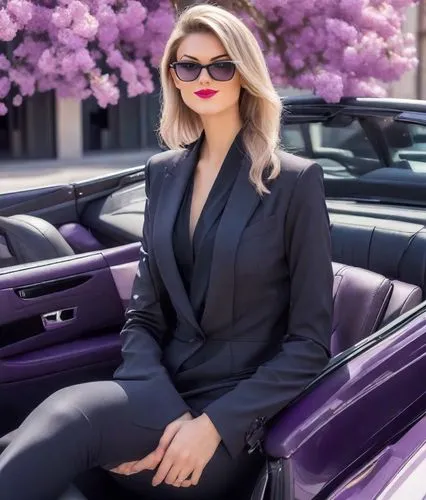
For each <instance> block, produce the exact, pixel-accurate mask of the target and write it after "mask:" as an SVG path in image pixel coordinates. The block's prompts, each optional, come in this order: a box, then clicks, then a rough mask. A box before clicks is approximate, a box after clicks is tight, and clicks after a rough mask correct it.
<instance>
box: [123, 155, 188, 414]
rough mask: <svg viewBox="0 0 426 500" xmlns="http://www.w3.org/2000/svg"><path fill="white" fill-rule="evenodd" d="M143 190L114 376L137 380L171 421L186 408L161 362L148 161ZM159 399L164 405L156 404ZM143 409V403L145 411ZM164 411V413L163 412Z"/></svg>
mask: <svg viewBox="0 0 426 500" xmlns="http://www.w3.org/2000/svg"><path fill="white" fill-rule="evenodd" d="M145 191H146V197H147V198H146V204H145V213H144V224H143V231H142V246H141V252H140V259H139V265H138V269H137V273H136V277H135V280H134V283H133V288H132V296H131V299H130V303H129V305H128V307H127V309H126V313H125V320H126V321H125V324H124V327H123V328H122V330H121V333H120V335H121V338H122V348H121V354H122V358H123V361H122V363H121V365H120V366H119V367H118V368H117V369H116V371H115V373H114V379H116V380H136V381H139V382H140V392H141V397H143V398H144V402H146V401H152V402H156V401H157V402H158V405H156V408H153V409H152V411H153V412H155V410H156V409H157V410H158V411H160V412H162V413H163V415H161V416H160V417H166V420H167V419H168V420H173V419H174V418H177V417H179V416H180V415H182V414H183V413H185V412H187V411H189V410H190V409H189V407H188V405H187V404H186V403H185V402H184V400H183V399H182V397H181V396H180V395H179V393H178V391H177V390H176V388H175V387H174V385H173V383H172V381H171V379H170V377H169V374H168V372H167V370H166V368H165V367H164V365H163V364H162V345H163V344H164V342H165V340H166V336H167V335H168V334H169V328H170V327H169V325H168V324H167V320H166V317H165V314H164V310H165V309H166V308H167V304H166V301H165V297H164V293H163V294H161V296H160V289H161V286H159V285H160V284H159V283H155V276H158V274H155V273H153V272H152V269H150V264H149V262H150V260H151V259H150V258H149V254H150V251H151V222H150V220H151V217H152V213H151V209H150V162H149V161H148V162H147V165H146V168H145ZM152 261H153V259H152ZM157 279H158V278H157ZM164 292H165V290H164ZM161 402H163V403H164V404H160V403H161ZM146 408H147V407H146V405H145V411H146ZM148 411H151V410H148ZM164 412H166V413H167V415H164ZM141 417H143V416H141ZM147 418H148V417H147ZM161 421H164V420H163V418H160V419H159V423H160V422H161Z"/></svg>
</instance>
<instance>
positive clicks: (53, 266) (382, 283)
mask: <svg viewBox="0 0 426 500" xmlns="http://www.w3.org/2000/svg"><path fill="white" fill-rule="evenodd" d="M388 133H389V134H391V133H395V131H394V130H392V131H388ZM293 138H294V137H293ZM349 139H350V137H349V138H346V139H345V140H346V143H345V144H346V145H347V141H349ZM311 153H312V151H311ZM326 153H327V150H326V146H324V147H323V149H322V150H321V151H320V152H319V153H318V156H317V157H316V159H318V158H322V157H323V156H319V155H320V154H321V155H325V154H326ZM328 153H330V151H328ZM331 153H333V152H331ZM334 153H335V155H334V156H333V154H328V156H327V161H331V162H333V161H337V160H336V154H337V156H339V154H340V153H339V151H338V148H335V150H334ZM341 156H342V155H341ZM341 156H339V162H340V160H341ZM343 156H344V155H343ZM347 156H348V157H350V155H347ZM365 159H366V160H368V159H367V158H365ZM374 161H376V160H374ZM398 161H399V160H398ZM320 163H321V162H320ZM353 164H354V162H352V165H353ZM330 165H331V164H330ZM330 168H332V169H333V168H335V167H333V165H331V167H330ZM339 169H340V170H341V166H340V167H339V168H338V169H336V168H335V170H334V174H333V175H335V176H336V177H337V178H338V177H339V176H340V175H341V172H340V170H339ZM324 170H325V173H327V169H326V168H324ZM339 172H340V173H339ZM358 174H359V172H358ZM358 174H357V175H358ZM345 178H346V177H345ZM143 179H144V173H143V167H137V168H135V169H129V170H127V171H124V172H120V173H118V174H114V175H110V176H108V177H107V178H105V179H103V180H101V181H99V180H95V181H87V182H83V183H79V184H76V185H73V186H68V185H67V186H65V185H64V186H52V187H49V188H45V189H38V190H29V191H24V192H21V193H19V194H18V193H13V194H11V195H6V196H1V197H0V307H1V321H0V400H1V401H2V413H1V416H0V435H3V434H5V433H7V432H9V431H11V430H13V429H14V428H15V427H16V426H17V424H19V422H21V421H22V420H23V418H25V416H26V415H27V414H28V413H29V412H30V411H31V410H32V409H33V408H34V407H35V406H36V405H37V404H38V403H40V402H41V401H42V400H43V399H45V398H46V397H47V396H48V395H49V394H51V393H52V392H54V391H56V390H58V389H60V388H62V387H65V386H68V385H72V384H76V383H81V382H87V381H91V380H100V379H109V378H111V377H112V373H113V371H114V369H115V368H116V367H117V366H118V364H119V362H120V337H119V333H120V330H121V327H122V325H123V321H124V311H125V308H126V306H127V303H128V301H129V298H130V295H131V288H132V283H133V279H134V276H135V273H136V268H137V263H138V259H139V253H140V237H141V233H142V225H143V217H144V203H145V192H144V182H143ZM333 189H334V188H333V187H332V189H331V191H330V190H328V188H327V184H326V194H327V206H328V210H329V215H330V228H331V239H332V258H333V272H334V277H335V278H334V289H333V295H334V318H333V332H332V355H333V356H337V355H338V354H340V353H342V352H343V351H345V350H347V349H349V348H351V347H353V346H354V345H356V344H357V343H358V342H360V341H362V340H363V339H365V338H367V337H369V336H370V335H372V334H373V333H375V332H377V331H378V330H379V329H380V328H382V327H384V326H386V325H388V324H389V323H391V322H392V321H394V320H397V319H398V318H400V317H401V315H403V314H405V313H406V312H408V311H410V310H411V309H412V308H414V307H415V306H417V305H419V304H420V303H421V302H422V301H424V300H425V299H426V284H425V281H426V214H425V212H424V210H422V209H421V208H417V207H415V206H395V205H386V204H376V203H374V202H373V201H371V202H369V201H368V200H367V201H366V200H364V201H363V202H362V203H360V202H357V201H356V200H349V201H348V200H343V199H336V198H335V196H334V195H333V193H334V191H333ZM423 192H424V191H423ZM106 305H107V306H106ZM73 494H74V495H75V496H69V497H66V498H75V499H77V498H84V497H81V496H78V495H80V494H79V492H77V491H74V493H73ZM64 500H65V497H64Z"/></svg>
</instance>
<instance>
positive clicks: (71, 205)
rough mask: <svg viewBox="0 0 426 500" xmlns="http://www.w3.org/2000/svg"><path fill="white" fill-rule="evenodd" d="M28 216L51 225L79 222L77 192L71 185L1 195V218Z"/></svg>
mask: <svg viewBox="0 0 426 500" xmlns="http://www.w3.org/2000/svg"><path fill="white" fill-rule="evenodd" d="M15 214H28V215H34V216H36V217H41V218H42V219H45V220H47V221H49V222H50V223H51V224H54V225H56V224H60V223H62V222H64V221H69V220H77V212H76V201H75V190H74V186H72V185H71V184H60V185H57V186H48V187H45V188H37V189H27V190H24V191H17V192H14V193H2V194H1V195H0V216H3V217H7V216H9V215H15Z"/></svg>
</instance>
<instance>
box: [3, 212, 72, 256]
mask: <svg viewBox="0 0 426 500" xmlns="http://www.w3.org/2000/svg"><path fill="white" fill-rule="evenodd" d="M0 235H1V236H2V237H3V238H4V241H5V242H6V243H7V250H8V251H9V252H10V254H11V256H12V257H13V259H14V261H15V263H17V264H25V263H27V262H36V261H39V260H46V259H54V258H57V257H65V256H67V255H74V251H73V249H72V248H71V247H70V246H69V245H68V243H67V242H66V241H65V239H64V238H63V237H62V235H61V234H60V233H59V231H58V230H57V229H56V228H55V227H54V226H53V225H52V224H50V223H49V222H47V221H45V220H43V219H40V218H38V217H33V216H31V215H11V216H10V217H0ZM5 248H6V247H5ZM4 251H5V250H4ZM9 265H11V264H9Z"/></svg>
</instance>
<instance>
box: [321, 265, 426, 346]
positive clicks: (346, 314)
mask: <svg viewBox="0 0 426 500" xmlns="http://www.w3.org/2000/svg"><path fill="white" fill-rule="evenodd" d="M333 272H334V288H333V297H334V314H333V332H332V338H331V352H332V355H336V354H338V353H339V352H342V351H344V350H345V349H348V348H349V347H352V346H353V345H355V344H356V343H357V342H359V341H360V340H362V339H364V338H366V337H368V336H369V335H371V334H372V333H374V332H375V331H376V330H378V329H379V328H381V327H382V326H384V325H386V324H388V323H389V322H390V321H392V320H394V319H395V318H397V317H398V316H400V315H401V314H403V313H404V312H406V311H408V310H409V309H411V308H412V307H414V306H416V305H418V304H420V302H421V301H422V291H421V290H420V288H419V287H417V286H415V285H411V284H408V283H403V282H401V281H391V280H390V279H388V278H386V277H385V276H382V275H380V274H377V273H374V272H372V271H368V270H366V269H361V268H357V267H352V266H347V265H345V264H341V263H337V262H333Z"/></svg>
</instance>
